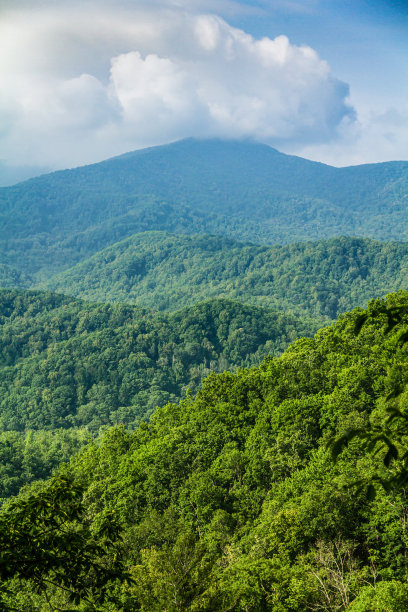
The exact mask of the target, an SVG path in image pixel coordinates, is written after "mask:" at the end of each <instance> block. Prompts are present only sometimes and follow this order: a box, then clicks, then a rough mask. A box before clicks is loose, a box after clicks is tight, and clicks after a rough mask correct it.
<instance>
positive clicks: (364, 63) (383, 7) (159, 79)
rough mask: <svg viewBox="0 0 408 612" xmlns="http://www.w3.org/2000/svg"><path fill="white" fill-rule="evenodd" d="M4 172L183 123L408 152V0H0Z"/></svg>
mask: <svg viewBox="0 0 408 612" xmlns="http://www.w3.org/2000/svg"><path fill="white" fill-rule="evenodd" d="M2 6H3V7H4V9H3V10H2V14H1V17H0V45H1V46H2V53H1V54H0V77H1V79H2V88H1V89H0V182H1V181H3V183H5V182H7V181H9V182H11V181H12V179H13V177H14V176H17V175H19V172H20V170H21V167H27V166H30V168H29V169H26V170H22V176H23V175H24V172H25V173H26V174H27V175H28V174H35V173H36V172H39V171H40V170H42V169H44V168H47V169H48V168H49V169H58V168H64V167H72V166H76V165H81V164H85V163H92V162H95V161H99V160H100V159H103V158H107V157H110V156H113V155H116V154H120V153H123V152H125V151H128V150H132V149H137V148H141V147H144V146H150V145H156V144H162V143H165V142H170V141H173V140H177V139H179V138H184V137H187V136H196V137H212V136H218V137H226V138H250V139H253V140H259V141H262V142H266V143H268V144H270V145H272V146H275V147H276V148H278V149H280V150H282V151H284V152H288V153H293V154H297V155H301V156H304V157H308V158H310V159H316V160H318V161H323V162H325V163H331V164H333V165H352V164H357V163H369V162H378V161H387V160H393V159H408V61H407V59H408V3H407V2H402V1H401V0H400V1H398V0H396V1H395V2H392V1H389V2H385V1H383V2H382V1H380V0H371V1H370V2H368V1H365V0H341V1H334V0H275V1H274V0H270V1H266V0H252V1H251V0H241V1H236V0H149V1H147V0H116V1H114V0H82V2H79V1H76V0H38V1H37V0H30V1H28V0H3V3H2Z"/></svg>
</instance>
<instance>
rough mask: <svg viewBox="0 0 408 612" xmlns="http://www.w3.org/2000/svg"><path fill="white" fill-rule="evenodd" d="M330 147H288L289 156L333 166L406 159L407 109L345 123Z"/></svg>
mask: <svg viewBox="0 0 408 612" xmlns="http://www.w3.org/2000/svg"><path fill="white" fill-rule="evenodd" d="M338 133H339V136H338V138H337V139H336V140H335V141H334V142H332V143H330V144H326V143H323V144H317V145H316V144H312V145H310V144H309V145H304V146H295V147H291V146H290V145H289V147H288V152H291V153H295V154H297V155H300V156H302V157H307V158H308V159H314V160H316V161H322V160H324V161H325V162H326V163H327V164H332V165H334V166H351V165H354V164H362V163H377V162H382V161H385V160H407V158H408V147H407V143H408V105H406V106H405V108H400V109H396V108H383V109H378V110H375V111H374V110H367V111H365V112H362V113H361V115H360V116H358V118H357V120H356V121H353V122H350V121H348V120H347V119H345V120H344V121H343V122H342V124H341V125H340V127H339V130H338Z"/></svg>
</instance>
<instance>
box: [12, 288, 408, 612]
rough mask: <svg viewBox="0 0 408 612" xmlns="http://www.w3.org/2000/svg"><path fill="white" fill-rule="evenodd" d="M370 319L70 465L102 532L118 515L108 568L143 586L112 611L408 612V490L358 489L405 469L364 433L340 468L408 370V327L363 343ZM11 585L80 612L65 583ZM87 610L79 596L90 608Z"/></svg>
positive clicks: (225, 381) (242, 373)
mask: <svg viewBox="0 0 408 612" xmlns="http://www.w3.org/2000/svg"><path fill="white" fill-rule="evenodd" d="M382 304H384V305H385V306H386V307H387V308H390V307H395V306H401V305H405V306H406V307H408V294H406V293H400V294H396V295H391V296H389V297H388V298H387V300H386V302H380V301H377V302H375V303H373V304H372V305H371V306H370V307H369V311H368V312H371V311H372V312H379V306H381V305H382ZM380 310H381V308H380ZM361 314H362V311H361V310H356V311H354V312H353V313H351V314H348V315H345V316H343V317H341V318H340V320H339V321H338V323H336V324H335V325H333V326H332V327H329V328H326V329H323V330H321V331H319V332H318V333H317V334H316V336H315V337H314V338H311V339H302V340H298V341H297V342H295V343H294V344H292V345H291V346H290V347H289V348H288V349H287V350H286V351H285V352H284V354H283V355H282V356H280V357H269V358H267V359H266V360H264V362H263V363H262V364H261V365H260V366H259V367H256V368H251V369H240V370H238V371H237V372H236V373H235V374H233V373H230V372H224V373H220V374H216V373H213V374H211V375H210V376H209V377H208V378H207V379H206V380H205V381H204V383H203V386H202V388H201V389H200V390H199V391H198V393H197V395H196V397H192V396H189V397H187V398H186V399H184V400H183V401H182V402H179V403H170V404H168V405H166V406H164V407H162V408H160V409H158V410H157V411H156V412H155V413H154V415H153V416H152V417H151V419H150V422H148V423H147V422H145V423H142V424H141V425H140V426H139V427H138V428H137V429H136V430H135V431H134V432H133V433H130V432H126V431H125V430H124V429H123V428H121V427H118V428H113V429H110V430H109V431H107V432H106V434H105V435H104V437H103V438H102V440H101V441H99V442H97V443H92V444H91V445H90V446H88V447H86V448H85V449H84V450H83V451H82V452H80V454H79V455H77V456H76V457H75V458H73V459H72V461H71V463H70V464H69V465H68V466H65V467H62V468H61V469H60V475H61V476H64V477H65V478H69V479H71V481H73V482H77V483H80V486H81V487H83V491H84V492H83V497H82V503H83V507H84V513H85V515H84V516H86V517H87V520H88V521H90V525H91V530H92V529H93V527H92V525H95V528H96V526H97V525H98V524H100V521H101V520H102V519H103V517H104V516H106V513H112V516H114V517H115V520H116V521H117V522H118V525H119V529H120V534H121V537H122V541H121V544H120V546H119V549H118V550H117V552H115V551H114V550H112V551H109V550H105V551H104V553H103V555H102V556H99V555H96V557H97V559H96V560H98V561H99V559H100V558H101V559H102V558H104V559H106V561H105V563H108V565H109V562H110V561H109V560H110V559H111V560H112V561H113V559H114V558H115V555H117V554H119V553H120V555H121V558H122V559H123V560H124V566H125V567H124V570H126V571H128V572H129V574H130V577H131V579H132V580H131V581H126V580H124V579H123V580H119V583H116V584H114V583H112V586H111V587H110V595H111V597H112V598H113V599H111V601H112V602H113V601H114V602H115V603H111V604H109V603H106V604H104V605H106V608H105V609H108V610H112V611H113V610H129V611H130V610H144V611H153V610H154V611H156V610H163V611H164V610H167V611H170V610H171V611H177V610H180V611H183V612H184V611H190V612H192V611H196V610H197V611H198V610H220V611H223V612H227V611H228V610H236V611H238V612H241V611H242V612H244V611H247V610H271V611H274V612H276V611H279V612H295V611H296V612H303V611H307V610H317V609H320V610H327V611H334V610H338V611H343V610H344V611H345V610H351V611H353V612H354V611H358V612H360V611H363V610H365V611H368V610H381V611H383V610H384V611H385V610H404V609H406V608H407V606H408V589H407V586H406V576H407V574H408V562H407V558H408V555H407V546H408V541H407V533H406V525H407V515H406V508H407V501H408V500H407V493H406V491H405V490H404V489H400V490H398V491H392V490H391V491H388V492H386V491H384V490H383V489H380V490H379V491H378V494H377V496H376V497H375V499H374V500H372V499H371V498H370V497H368V496H367V494H366V491H365V490H364V488H362V487H357V486H356V485H355V483H356V482H358V481H361V480H362V479H365V480H367V481H368V480H369V479H370V477H371V475H372V474H376V473H378V472H379V471H381V470H383V471H384V470H385V471H386V470H387V469H391V467H392V466H390V468H387V467H386V466H384V464H383V461H382V459H383V457H382V456H381V453H380V455H379V456H376V455H373V454H371V453H367V452H366V450H365V448H364V445H363V444H362V443H361V441H360V440H359V439H358V438H357V437H356V438H355V439H354V440H352V441H351V442H350V444H349V446H348V448H347V449H345V450H344V451H343V453H341V455H340V456H339V458H338V460H337V462H333V460H332V457H331V453H330V450H329V448H328V442H329V440H330V439H332V438H333V437H336V436H337V437H338V436H340V435H342V434H343V433H344V432H346V431H347V430H348V429H349V428H350V427H353V426H354V427H355V426H364V424H368V422H369V420H370V419H371V420H372V419H377V421H378V422H381V420H382V419H384V418H385V417H386V406H387V402H388V400H387V397H388V396H389V395H390V392H391V391H392V389H394V387H395V380H404V373H405V372H406V368H407V365H408V352H407V351H408V347H407V345H406V344H402V345H401V344H398V342H397V341H396V340H397V338H398V337H400V335H401V332H403V331H406V330H407V327H408V319H407V318H402V319H401V320H400V322H399V323H398V325H397V326H396V327H395V328H394V330H393V331H392V332H391V333H389V334H385V333H384V330H385V328H386V324H387V317H386V316H385V315H384V316H381V314H380V315H378V316H375V317H371V318H370V317H369V318H368V319H367V322H366V324H365V325H364V326H363V327H362V329H361V332H360V333H359V334H358V335H356V333H355V327H356V322H357V321H358V320H359V318H360V317H361ZM399 401H400V400H399ZM37 487H38V485H37ZM11 508H12V507H11ZM11 511H12V509H11V510H10V507H9V508H8V509H7V508H6V509H5V511H4V512H6V513H8V512H11ZM6 516H8V514H6ZM16 581H17V582H16ZM4 589H8V590H7V591H4V593H5V595H4V596H3V600H4V601H5V602H7V601H10V593H13V592H16V593H17V592H18V598H17V597H16V598H15V600H16V601H18V602H19V604H18V605H19V606H20V607H17V608H16V609H19V610H28V609H39V610H47V609H49V608H47V605H48V604H47V601H46V598H45V595H46V596H47V597H48V600H49V602H50V603H51V605H55V606H56V607H57V608H58V609H66V608H67V605H68V599H67V600H66V602H65V604H64V601H63V598H61V597H62V596H61V594H60V591H58V592H57V591H56V590H53V588H50V589H49V590H47V591H46V592H45V593H39V594H35V593H34V594H33V593H32V591H31V589H30V579H29V577H20V578H18V577H12V578H10V579H9V580H8V581H6V582H5V583H4ZM13 589H14V591H13ZM67 597H68V595H67ZM7 598H9V599H7ZM41 601H42V602H43V603H41ZM64 605H65V608H64ZM87 605H88V604H87V602H86V601H85V599H84V598H81V597H80V599H79V602H78V603H77V604H76V608H75V609H78V610H86V609H87ZM30 606H31V607H30ZM36 606H37V607H36ZM70 609H72V608H70ZM95 609H97V608H95Z"/></svg>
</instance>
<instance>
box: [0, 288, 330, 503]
mask: <svg viewBox="0 0 408 612" xmlns="http://www.w3.org/2000/svg"><path fill="white" fill-rule="evenodd" d="M318 326H319V322H318V321H315V320H312V319H307V318H300V317H296V316H289V315H284V314H282V313H279V312H273V311H268V310H265V309H262V308H258V307H253V306H244V305H242V304H239V303H237V302H231V301H227V300H213V301H208V302H205V303H202V304H198V305H196V306H193V307H190V308H186V309H184V310H182V311H179V312H175V313H173V314H171V315H159V314H157V313H153V312H151V311H149V310H146V309H141V308H136V307H132V306H127V305H103V304H92V303H87V302H82V301H80V300H75V299H73V298H66V297H64V296H61V295H55V294H50V293H41V292H28V291H6V290H3V291H0V430H1V432H2V433H0V452H2V456H1V459H2V460H3V478H2V479H1V486H2V489H3V493H0V497H1V496H7V494H9V493H10V492H14V493H16V492H17V490H18V486H20V485H21V484H23V483H24V482H25V481H29V480H32V479H33V478H35V477H43V476H44V475H47V474H49V473H50V469H51V468H52V467H55V465H56V464H57V463H58V462H59V461H62V460H64V459H67V458H68V457H69V456H70V454H72V453H73V452H74V451H75V450H76V449H77V448H78V445H79V446H80V445H81V444H83V443H85V442H86V441H87V440H88V439H89V438H90V437H92V436H93V435H96V434H97V433H98V431H99V429H100V428H101V427H103V426H105V427H106V426H109V425H113V424H119V423H121V424H124V425H125V426H126V427H130V428H133V427H135V426H136V425H137V424H138V423H139V421H140V419H142V418H147V417H148V416H149V415H150V414H151V413H152V411H153V410H154V409H155V408H156V406H160V405H164V404H166V403H167V402H169V401H173V402H174V401H178V400H179V399H180V398H181V397H184V396H185V394H186V392H187V389H190V390H191V391H192V392H194V391H196V390H197V389H198V388H199V386H200V383H201V379H202V377H203V376H206V375H208V374H209V373H210V372H219V371H222V370H225V369H230V370H231V369H232V370H234V369H236V368H237V367H238V366H243V365H251V364H257V363H259V362H260V361H261V360H262V358H263V357H265V355H268V354H278V353H280V352H282V351H283V350H284V349H285V348H286V347H287V345H288V344H289V342H290V341H292V340H294V339H295V338H297V337H299V336H302V335H311V334H313V333H314V331H315V330H316V329H317V327H318ZM60 429H72V430H73V431H74V432H78V436H77V437H75V435H74V433H73V434H72V436H71V437H70V436H67V435H66V434H65V433H64V432H62V431H60V432H58V431H57V430H60ZM30 430H37V431H38V432H39V433H33V434H30V435H28V436H27V431H30ZM16 432H17V433H16ZM41 432H42V433H41ZM2 445H3V446H2ZM47 445H49V448H53V449H54V450H53V451H50V453H49V455H48V456H47ZM71 447H72V448H71ZM1 448H3V451H1ZM53 453H54V454H53ZM16 487H17V488H16Z"/></svg>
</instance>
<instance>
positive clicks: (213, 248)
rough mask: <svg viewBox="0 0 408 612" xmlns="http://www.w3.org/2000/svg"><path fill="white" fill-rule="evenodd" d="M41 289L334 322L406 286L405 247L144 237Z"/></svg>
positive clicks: (355, 242) (348, 242) (157, 304)
mask: <svg viewBox="0 0 408 612" xmlns="http://www.w3.org/2000/svg"><path fill="white" fill-rule="evenodd" d="M45 286H46V287H47V288H48V289H51V290H53V291H60V292H62V293H67V294H72V295H75V296H79V297H83V298H87V299H92V300H101V301H119V302H126V303H135V304H139V305H141V306H148V307H150V308H155V309H159V310H167V309H168V310H172V309H173V310H174V309H175V308H181V307H183V306H185V305H187V304H194V303H195V302H197V301H199V300H203V299H208V298H209V297H223V298H230V299H235V300H239V301H242V302H247V303H248V302H249V303H253V304H259V305H263V306H268V307H273V308H278V309H280V310H284V311H287V310H290V311H295V312H298V313H308V314H309V315H312V316H318V317H327V318H331V319H334V318H335V317H336V316H337V315H338V314H340V313H341V312H344V311H345V310H347V309H351V308H353V307H355V306H363V305H364V304H365V303H367V301H368V300H369V299H373V298H375V297H377V296H379V295H384V294H386V293H388V292H389V291H397V290H399V289H405V288H407V287H408V244H404V243H381V242H376V241H374V240H368V239H359V238H345V237H343V238H333V239H331V240H322V241H319V242H306V243H296V244H291V245H288V246H274V247H266V246H255V245H249V244H242V243H239V242H236V241H234V240H231V239H229V238H222V237H217V236H200V235H196V236H173V235H169V234H165V233H161V232H146V233H144V234H139V235H136V236H132V237H131V238H129V239H127V240H124V241H122V242H120V243H118V244H115V245H114V246H112V247H108V248H107V249H105V250H103V251H101V252H100V253H98V254H96V255H94V256H93V257H92V258H90V259H89V260H87V261H85V262H82V263H80V264H78V265H77V266H75V267H74V268H72V269H70V270H67V271H66V272H63V273H61V274H59V275H57V276H55V277H54V278H52V279H51V280H50V281H48V282H47V283H46V284H45Z"/></svg>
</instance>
